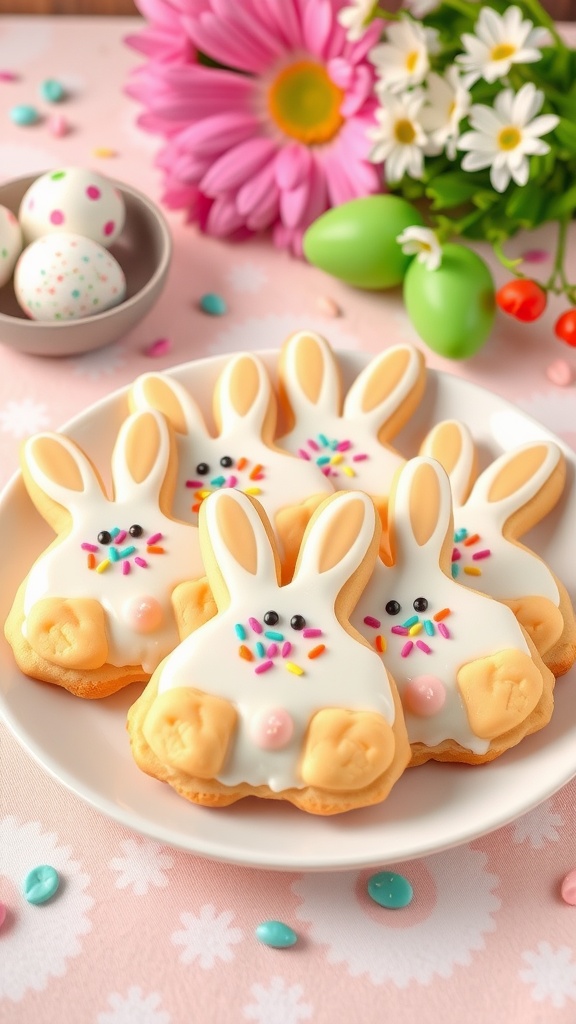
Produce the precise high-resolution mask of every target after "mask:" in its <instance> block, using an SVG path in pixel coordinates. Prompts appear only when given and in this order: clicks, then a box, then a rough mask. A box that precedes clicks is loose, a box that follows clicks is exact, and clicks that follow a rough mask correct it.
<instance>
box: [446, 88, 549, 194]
mask: <svg viewBox="0 0 576 1024" xmlns="http://www.w3.org/2000/svg"><path fill="white" fill-rule="evenodd" d="M543 102H544V93H543V92H541V91H540V90H539V89H536V87H535V85H534V84H533V83H532V82H526V83H525V85H523V86H522V88H521V89H519V90H518V92H517V93H514V92H513V91H512V89H504V90H503V91H502V92H501V93H499V94H498V96H497V97H496V100H495V102H494V108H492V107H487V106H484V104H482V103H477V104H474V105H473V106H472V108H471V110H470V124H471V126H472V128H475V129H476V131H472V132H465V133H464V135H463V136H462V138H461V139H460V140H459V142H458V149H463V150H467V151H468V152H467V153H466V156H465V157H464V159H463V161H462V169H463V170H464V171H479V170H482V168H484V167H490V181H491V182H492V187H493V188H495V189H496V191H497V192H504V191H505V190H506V188H507V187H508V185H509V183H510V179H511V178H512V179H513V180H514V181H515V182H516V184H517V185H525V184H526V182H527V181H528V175H529V166H528V159H527V158H528V157H529V156H533V155H540V156H542V155H544V154H545V153H548V152H549V150H550V146H549V145H548V143H547V142H542V139H541V138H540V136H541V135H547V134H548V132H551V131H552V130H553V129H554V128H555V127H556V125H557V124H558V121H559V118H558V117H556V114H544V115H542V116H541V117H535V116H534V115H535V114H537V113H538V111H539V110H540V108H541V107H542V104H543ZM532 118H534V120H532Z"/></svg>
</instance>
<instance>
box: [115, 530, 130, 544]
mask: <svg viewBox="0 0 576 1024" xmlns="http://www.w3.org/2000/svg"><path fill="white" fill-rule="evenodd" d="M127 536H128V533H127V531H126V530H120V531H119V532H118V533H117V534H116V536H115V537H114V543H115V544H121V543H122V541H123V540H126V537H127Z"/></svg>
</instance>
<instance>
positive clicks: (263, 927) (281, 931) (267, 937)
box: [256, 921, 298, 949]
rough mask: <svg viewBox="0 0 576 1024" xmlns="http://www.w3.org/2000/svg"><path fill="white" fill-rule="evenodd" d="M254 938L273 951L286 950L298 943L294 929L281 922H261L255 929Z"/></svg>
mask: <svg viewBox="0 0 576 1024" xmlns="http://www.w3.org/2000/svg"><path fill="white" fill-rule="evenodd" d="M256 938H257V939H258V940H259V942H263V943H264V945H265V946H272V948H273V949H288V948H289V947H290V946H295V945H296V943H297V941H298V936H297V935H296V932H295V931H294V929H293V928H290V927H289V925H287V924H284V923H283V922H282V921H263V922H262V924H259V925H258V927H257V929H256Z"/></svg>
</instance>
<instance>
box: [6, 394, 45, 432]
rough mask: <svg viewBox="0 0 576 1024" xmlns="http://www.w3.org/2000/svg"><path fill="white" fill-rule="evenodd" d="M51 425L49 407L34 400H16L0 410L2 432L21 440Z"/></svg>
mask: <svg viewBox="0 0 576 1024" xmlns="http://www.w3.org/2000/svg"><path fill="white" fill-rule="evenodd" d="M49 425H50V417H49V415H48V407H47V406H46V405H44V403H43V402H35V401H34V399H33V398H21V399H18V400H16V399H14V400H12V401H10V402H6V405H5V406H4V407H3V408H2V409H0V430H2V431H3V432H4V433H5V434H11V435H12V437H15V438H17V439H18V440H20V439H21V438H24V437H30V436H31V435H32V434H37V433H38V432H39V431H40V430H45V429H46V427H48V426H49Z"/></svg>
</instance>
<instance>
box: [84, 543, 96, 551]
mask: <svg viewBox="0 0 576 1024" xmlns="http://www.w3.org/2000/svg"><path fill="white" fill-rule="evenodd" d="M80 547H81V548H82V551H98V545H97V544H89V543H88V541H84V543H83V544H81V545H80Z"/></svg>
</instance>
